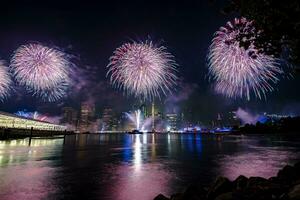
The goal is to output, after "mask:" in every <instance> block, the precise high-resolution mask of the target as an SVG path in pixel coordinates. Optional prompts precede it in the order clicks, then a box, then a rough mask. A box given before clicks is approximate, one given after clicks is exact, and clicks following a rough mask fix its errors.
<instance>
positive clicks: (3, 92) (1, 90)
mask: <svg viewBox="0 0 300 200" xmlns="http://www.w3.org/2000/svg"><path fill="white" fill-rule="evenodd" d="M0 77H1V81H0V101H3V100H4V99H5V98H6V97H8V96H9V91H10V90H11V84H12V80H11V76H10V73H9V72H8V68H7V67H6V66H5V62H4V61H3V60H0Z"/></svg>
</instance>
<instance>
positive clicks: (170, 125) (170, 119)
mask: <svg viewBox="0 0 300 200" xmlns="http://www.w3.org/2000/svg"><path fill="white" fill-rule="evenodd" d="M177 118H178V117H177V114H176V113H169V114H166V120H167V129H168V130H170V131H175V130H177V129H178V119H177Z"/></svg>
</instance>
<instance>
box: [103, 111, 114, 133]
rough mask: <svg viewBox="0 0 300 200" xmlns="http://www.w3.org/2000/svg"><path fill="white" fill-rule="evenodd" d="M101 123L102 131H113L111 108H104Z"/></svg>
mask: <svg viewBox="0 0 300 200" xmlns="http://www.w3.org/2000/svg"><path fill="white" fill-rule="evenodd" d="M102 121H103V127H102V129H103V130H104V131H111V130H112V129H113V125H114V119H113V111H112V109H111V108H105V109H104V110H103V114H102Z"/></svg>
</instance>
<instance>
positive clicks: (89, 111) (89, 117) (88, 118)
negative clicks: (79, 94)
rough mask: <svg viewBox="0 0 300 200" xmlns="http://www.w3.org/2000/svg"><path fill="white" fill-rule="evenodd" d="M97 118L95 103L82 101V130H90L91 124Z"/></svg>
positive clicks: (80, 127)
mask: <svg viewBox="0 0 300 200" xmlns="http://www.w3.org/2000/svg"><path fill="white" fill-rule="evenodd" d="M94 118H95V104H91V103H82V104H81V109H80V126H79V131H80V132H87V131H90V125H91V124H92V123H93V121H94Z"/></svg>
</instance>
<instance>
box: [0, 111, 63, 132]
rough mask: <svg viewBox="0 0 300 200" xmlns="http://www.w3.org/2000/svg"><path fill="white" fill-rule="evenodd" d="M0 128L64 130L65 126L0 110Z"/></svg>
mask: <svg viewBox="0 0 300 200" xmlns="http://www.w3.org/2000/svg"><path fill="white" fill-rule="evenodd" d="M0 128H2V129H3V128H15V129H31V128H33V129H35V130H48V131H64V130H66V126H61V125H57V124H52V123H49V122H44V121H39V120H35V119H28V118H25V117H20V116H18V115H14V114H10V113H6V112H0Z"/></svg>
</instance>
